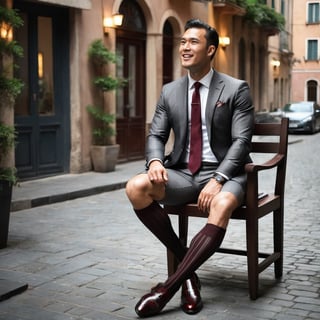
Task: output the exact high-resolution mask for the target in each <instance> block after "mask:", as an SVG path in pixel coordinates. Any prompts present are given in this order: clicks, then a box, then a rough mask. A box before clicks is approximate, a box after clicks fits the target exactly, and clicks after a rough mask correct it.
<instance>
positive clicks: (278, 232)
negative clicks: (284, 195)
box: [273, 209, 283, 279]
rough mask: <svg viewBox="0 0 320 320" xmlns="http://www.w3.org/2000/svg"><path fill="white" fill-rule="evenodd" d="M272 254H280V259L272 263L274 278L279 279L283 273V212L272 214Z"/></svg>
mask: <svg viewBox="0 0 320 320" xmlns="http://www.w3.org/2000/svg"><path fill="white" fill-rule="evenodd" d="M273 241H274V252H279V253H280V258H279V259H277V260H276V261H275V262H274V273H275V277H276V278H277V279H278V278H281V276H282V272H283V210H282V209H279V210H276V211H274V212H273Z"/></svg>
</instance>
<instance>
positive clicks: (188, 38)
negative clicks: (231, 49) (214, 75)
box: [179, 28, 215, 73]
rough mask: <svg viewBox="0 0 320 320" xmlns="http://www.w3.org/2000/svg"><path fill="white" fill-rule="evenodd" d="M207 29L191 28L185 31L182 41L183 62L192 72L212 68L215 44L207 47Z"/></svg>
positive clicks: (181, 55) (180, 49)
mask: <svg viewBox="0 0 320 320" xmlns="http://www.w3.org/2000/svg"><path fill="white" fill-rule="evenodd" d="M205 35H206V30H205V29H199V28H190V29H188V30H186V31H185V33H184V35H183V36H182V38H181V42H180V48H179V52H180V58H181V64H182V66H183V67H184V68H186V69H188V70H189V71H190V72H191V73H193V72H196V73H202V72H207V71H208V67H209V68H210V65H211V59H210V56H211V55H212V54H213V52H214V50H215V47H214V46H213V45H211V46H209V47H208V48H207V39H206V37H205Z"/></svg>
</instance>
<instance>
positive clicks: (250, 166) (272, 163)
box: [245, 154, 284, 173]
mask: <svg viewBox="0 0 320 320" xmlns="http://www.w3.org/2000/svg"><path fill="white" fill-rule="evenodd" d="M283 159H284V155H283V154H276V155H275V156H274V157H273V158H272V159H270V160H268V161H266V162H264V163H262V164H255V163H247V164H246V165H245V171H246V172H247V173H249V172H257V171H262V170H268V169H272V168H274V167H276V166H278V165H279V164H280V163H281V161H282V160H283Z"/></svg>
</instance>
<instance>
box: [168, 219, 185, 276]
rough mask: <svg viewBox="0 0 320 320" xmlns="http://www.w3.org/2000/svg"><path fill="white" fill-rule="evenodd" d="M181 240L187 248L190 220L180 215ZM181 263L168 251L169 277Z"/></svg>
mask: <svg viewBox="0 0 320 320" xmlns="http://www.w3.org/2000/svg"><path fill="white" fill-rule="evenodd" d="M178 218H179V239H180V241H181V243H182V244H183V245H184V246H185V247H186V246H187V240H188V222H189V219H188V217H187V216H183V215H179V216H178ZM178 264H179V261H178V260H177V259H176V257H175V256H174V254H173V253H172V252H171V251H170V250H168V249H167V268H168V276H171V275H172V274H173V273H174V272H175V271H176V270H177V267H178Z"/></svg>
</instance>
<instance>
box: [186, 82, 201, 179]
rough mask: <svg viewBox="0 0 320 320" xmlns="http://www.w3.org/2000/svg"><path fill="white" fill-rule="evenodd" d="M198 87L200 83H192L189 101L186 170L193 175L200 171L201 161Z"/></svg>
mask: <svg viewBox="0 0 320 320" xmlns="http://www.w3.org/2000/svg"><path fill="white" fill-rule="evenodd" d="M200 86H201V83H200V82H195V83H194V91H193V95H192V101H191V133H190V156H189V164H188V168H189V170H190V171H191V173H192V174H195V173H196V172H197V171H198V170H199V169H200V167H201V160H202V128H201V103H200V93H199V88H200Z"/></svg>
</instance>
